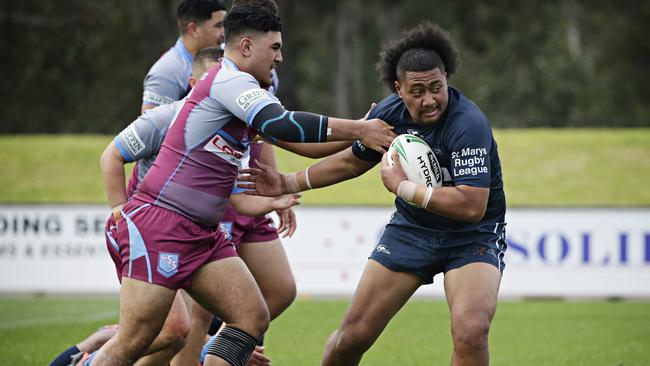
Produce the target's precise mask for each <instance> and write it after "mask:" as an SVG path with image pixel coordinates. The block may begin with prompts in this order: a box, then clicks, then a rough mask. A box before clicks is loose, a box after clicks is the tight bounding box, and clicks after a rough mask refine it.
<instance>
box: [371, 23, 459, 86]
mask: <svg viewBox="0 0 650 366" xmlns="http://www.w3.org/2000/svg"><path fill="white" fill-rule="evenodd" d="M459 65H460V57H459V56H458V50H457V49H456V48H455V47H454V45H453V44H452V40H451V36H450V35H449V32H447V31H446V30H444V29H442V28H441V27H440V26H439V25H437V24H433V23H429V22H427V23H423V24H419V25H417V26H416V27H414V28H411V29H407V30H405V31H403V32H402V33H401V34H400V35H399V36H398V37H396V38H395V39H393V40H391V41H389V42H387V43H386V44H385V45H384V46H383V47H382V49H381V51H380V52H379V62H377V65H376V67H377V71H378V72H379V77H380V79H381V81H383V82H384V83H386V85H387V86H388V87H389V88H390V89H391V90H393V91H395V81H397V80H398V79H399V76H400V74H399V73H402V74H401V75H403V73H404V72H405V71H427V70H432V69H435V68H437V67H439V68H441V70H440V71H443V72H446V73H447V77H450V76H451V75H452V74H453V73H454V72H456V69H457V68H458V66H459Z"/></svg>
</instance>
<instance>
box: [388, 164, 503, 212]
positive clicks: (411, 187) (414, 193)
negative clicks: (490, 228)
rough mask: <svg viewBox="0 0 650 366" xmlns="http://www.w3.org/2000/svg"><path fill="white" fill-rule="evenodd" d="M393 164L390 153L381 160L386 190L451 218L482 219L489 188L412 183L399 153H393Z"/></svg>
mask: <svg viewBox="0 0 650 366" xmlns="http://www.w3.org/2000/svg"><path fill="white" fill-rule="evenodd" d="M393 162H394V165H393V166H389V164H388V160H387V154H384V156H383V157H382V159H381V180H382V182H383V183H384V186H385V187H386V189H388V190H389V191H390V192H392V193H394V194H395V195H397V196H399V197H400V198H402V199H403V200H406V201H408V202H411V203H413V204H415V205H417V206H420V207H422V208H423V209H425V210H428V211H431V212H433V213H436V214H438V215H441V216H444V217H448V218H450V219H454V220H459V221H465V222H473V223H475V222H479V221H481V219H482V218H483V215H485V210H486V209H487V202H488V197H489V195H490V189H489V188H479V187H471V186H467V185H459V186H455V187H437V188H433V187H425V186H423V185H418V184H416V183H413V182H410V181H408V180H407V178H406V174H405V173H404V170H403V169H402V166H401V164H400V160H399V158H398V156H397V152H394V155H393Z"/></svg>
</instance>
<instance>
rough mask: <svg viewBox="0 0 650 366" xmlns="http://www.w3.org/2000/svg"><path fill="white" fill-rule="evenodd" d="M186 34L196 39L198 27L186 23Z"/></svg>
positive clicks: (191, 23)
mask: <svg viewBox="0 0 650 366" xmlns="http://www.w3.org/2000/svg"><path fill="white" fill-rule="evenodd" d="M187 34H189V35H190V36H192V37H193V38H198V36H199V26H198V25H197V24H196V23H194V22H189V23H187Z"/></svg>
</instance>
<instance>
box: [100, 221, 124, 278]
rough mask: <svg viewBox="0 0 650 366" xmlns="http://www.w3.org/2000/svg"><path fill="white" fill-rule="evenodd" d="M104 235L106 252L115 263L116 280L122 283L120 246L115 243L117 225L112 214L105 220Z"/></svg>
mask: <svg viewBox="0 0 650 366" xmlns="http://www.w3.org/2000/svg"><path fill="white" fill-rule="evenodd" d="M104 235H105V236H106V248H107V249H108V254H110V255H111V259H112V260H113V264H115V271H116V272H117V280H118V281H120V283H122V257H121V256H120V246H119V244H118V243H117V225H115V218H113V215H110V216H109V217H108V220H106V227H105V228H104Z"/></svg>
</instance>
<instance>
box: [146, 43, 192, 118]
mask: <svg viewBox="0 0 650 366" xmlns="http://www.w3.org/2000/svg"><path fill="white" fill-rule="evenodd" d="M190 75H192V54H191V53H190V51H188V50H187V48H185V45H183V42H182V40H181V39H180V38H179V39H178V40H177V41H176V44H175V45H174V46H173V47H172V48H170V49H169V50H168V51H167V52H165V54H163V55H162V57H160V59H158V61H156V63H155V64H153V66H152V67H151V69H150V70H149V72H148V73H147V76H146V77H145V78H144V92H143V94H142V104H149V105H154V106H158V105H162V104H170V103H172V102H174V101H177V100H180V99H182V98H183V97H184V96H185V95H187V92H188V90H189V78H190Z"/></svg>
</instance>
